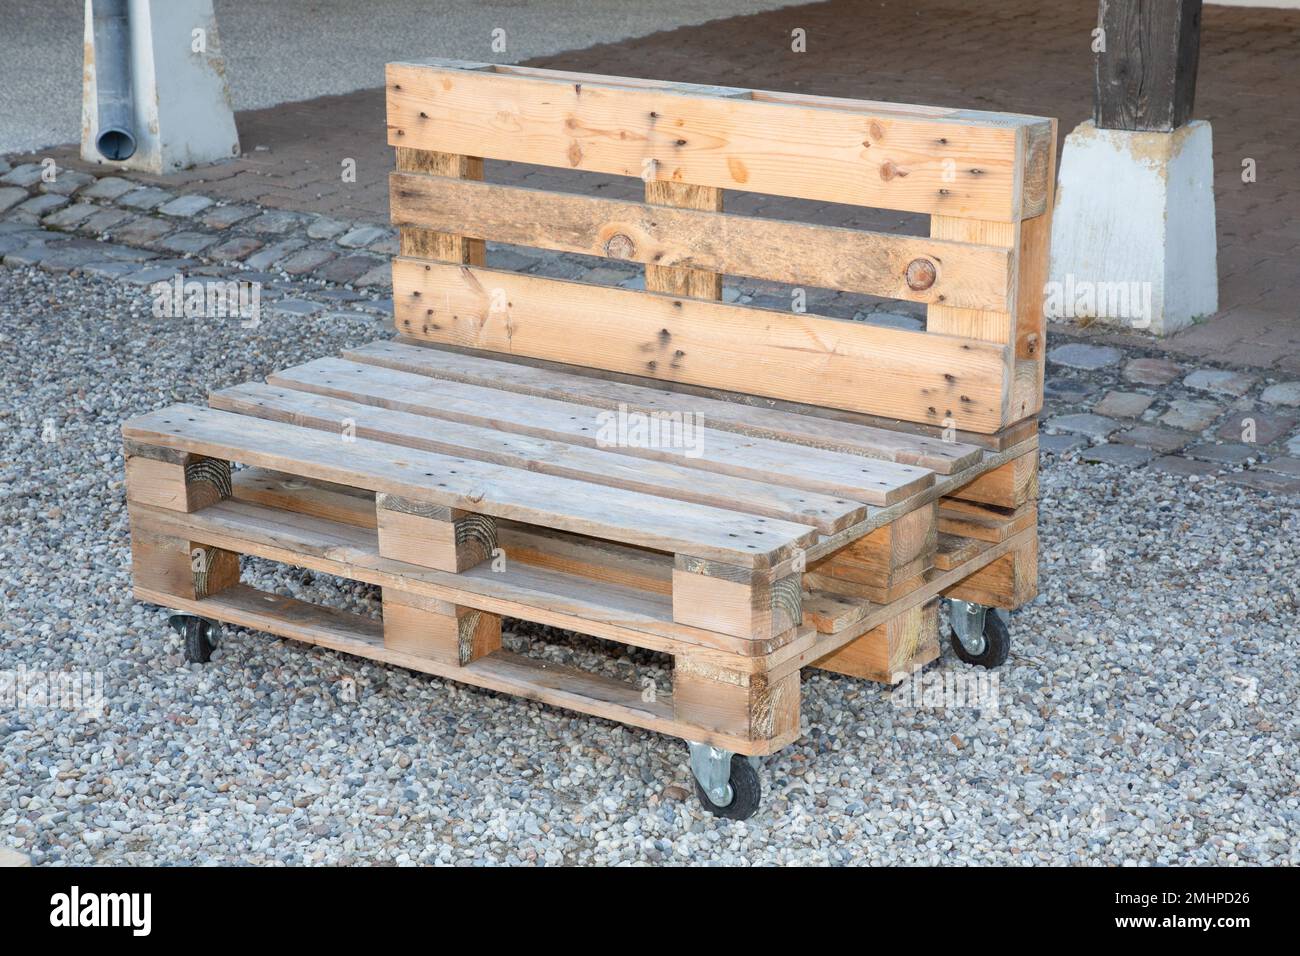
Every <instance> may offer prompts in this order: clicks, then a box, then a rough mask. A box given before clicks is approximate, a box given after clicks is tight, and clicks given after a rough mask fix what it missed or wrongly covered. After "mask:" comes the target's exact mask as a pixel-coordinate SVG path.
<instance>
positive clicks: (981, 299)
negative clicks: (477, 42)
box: [389, 173, 1013, 310]
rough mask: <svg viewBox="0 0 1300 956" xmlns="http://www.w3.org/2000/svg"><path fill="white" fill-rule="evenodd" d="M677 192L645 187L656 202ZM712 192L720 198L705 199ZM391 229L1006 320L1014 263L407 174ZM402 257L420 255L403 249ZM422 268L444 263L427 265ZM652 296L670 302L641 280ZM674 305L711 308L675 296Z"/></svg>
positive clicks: (393, 193) (396, 178)
mask: <svg viewBox="0 0 1300 956" xmlns="http://www.w3.org/2000/svg"><path fill="white" fill-rule="evenodd" d="M675 186H676V184H674V183H659V182H654V183H648V184H647V191H648V192H649V191H650V190H651V188H652V187H653V188H654V189H655V190H659V191H662V190H663V189H664V188H666V187H675ZM713 192H717V190H713ZM389 194H390V196H389V206H390V208H391V209H392V219H393V224H394V225H397V226H401V227H402V228H403V234H405V232H406V230H407V229H409V228H412V227H420V228H423V229H434V230H442V231H448V230H452V229H457V230H459V231H460V232H461V233H463V234H465V235H471V236H477V237H479V238H482V239H487V240H489V241H493V242H506V243H512V244H514V245H526V246H535V247H537V248H541V249H550V250H554V251H558V252H575V253H581V254H584V255H592V256H604V257H607V258H612V259H624V260H628V261H633V262H643V263H647V267H646V268H647V276H648V277H653V276H655V275H658V274H659V273H660V272H661V270H662V269H663V268H665V267H668V266H673V267H678V268H683V269H689V270H703V271H704V272H706V273H723V274H725V275H741V276H750V277H753V278H758V279H768V280H772V281H775V282H788V283H791V284H793V285H799V286H816V287H821V288H827V289H842V290H844V291H847V292H861V293H865V294H868V295H877V296H884V297H888V298H893V299H905V300H909V301H912V302H926V303H930V302H942V303H944V304H946V305H948V306H955V307H960V308H967V309H992V310H996V309H1005V308H1006V307H1007V304H1008V302H1009V300H1010V296H1009V293H1010V288H1011V283H1012V277H1013V271H1012V264H1011V254H1010V252H1009V251H1008V250H1007V249H1006V248H1002V247H999V246H995V245H978V244H975V243H968V242H953V241H948V240H942V239H935V238H930V239H925V238H919V237H916V236H902V235H891V234H889V233H879V232H866V231H863V230H859V229H842V228H839V227H835V226H818V225H810V224H808V223H800V222H785V221H782V220H777V219H761V218H756V217H751V216H737V215H720V214H718V213H717V212H705V211H699V210H697V209H695V208H682V209H673V208H656V207H653V206H650V205H648V204H646V203H636V202H625V201H621V200H615V199H603V198H598V197H595V196H582V195H576V194H570V193H556V192H544V191H542V190H537V189H525V188H521V187H515V186H499V185H490V184H484V183H477V182H471V181H468V180H456V179H448V178H443V177H437V176H425V175H418V174H411V173H393V174H392V175H391V176H390V177H389ZM402 253H403V255H415V256H419V255H421V254H420V253H418V252H412V251H410V250H408V249H407V248H406V247H405V246H403V249H402ZM424 258H442V257H440V256H424ZM918 261H920V262H924V263H929V264H931V265H932V266H933V267H934V269H935V277H934V280H933V283H932V284H931V285H929V286H924V285H923V283H922V282H921V281H919V280H914V281H913V283H912V284H909V281H908V267H909V266H910V265H912V264H913V263H914V262H918ZM646 287H647V288H648V289H651V290H652V291H664V292H669V291H678V290H677V289H675V288H673V287H671V286H670V287H663V286H659V285H657V284H656V283H655V282H653V281H647V284H646ZM679 294H681V295H694V296H696V297H698V298H717V297H718V296H717V295H702V294H701V293H700V292H699V291H695V292H692V291H690V290H689V289H681V290H680V292H679Z"/></svg>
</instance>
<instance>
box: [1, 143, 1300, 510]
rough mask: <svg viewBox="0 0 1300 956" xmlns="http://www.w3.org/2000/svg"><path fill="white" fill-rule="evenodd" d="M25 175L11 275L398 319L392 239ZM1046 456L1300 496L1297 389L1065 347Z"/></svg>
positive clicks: (1048, 402)
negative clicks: (170, 288) (163, 286)
mask: <svg viewBox="0 0 1300 956" xmlns="http://www.w3.org/2000/svg"><path fill="white" fill-rule="evenodd" d="M41 170H42V167H41V166H40V165H38V164H28V165H22V166H17V167H14V168H13V169H10V170H8V171H7V172H5V173H4V174H3V175H0V258H2V259H3V262H4V264H5V265H7V266H11V267H24V266H39V267H40V268H42V269H46V270H50V271H53V272H85V273H88V274H91V275H98V276H105V277H109V278H113V279H116V280H118V281H121V282H124V283H130V284H133V285H138V286H150V285H152V284H153V283H157V282H162V281H170V280H171V279H172V278H173V277H174V276H175V275H177V274H178V273H183V274H185V275H187V276H190V275H194V276H203V275H226V276H235V277H238V278H240V279H243V280H245V281H249V282H257V283H260V285H261V288H262V296H263V298H264V299H265V300H266V308H269V309H271V310H272V311H273V312H274V313H278V314H291V315H298V316H302V317H315V316H319V317H322V318H323V317H325V316H326V315H328V314H330V313H331V312H338V311H339V310H350V309H362V310H363V311H370V312H374V313H377V314H391V312H392V299H391V275H390V266H389V259H390V257H391V256H392V255H394V254H395V253H396V252H397V235H396V232H395V231H394V230H393V229H392V228H390V227H388V226H386V225H382V224H378V223H373V222H364V221H342V220H338V219H335V218H333V217H330V216H322V215H314V214H309V213H300V212H293V211H290V210H284V209H271V208H264V207H261V206H258V205H255V204H253V203H231V202H222V201H217V200H215V199H214V198H213V197H211V196H205V195H202V194H199V193H195V192H188V193H183V194H176V193H173V192H171V191H169V190H167V189H163V188H159V187H155V186H149V185H140V184H138V183H135V182H133V181H131V180H128V179H125V178H122V177H119V176H103V177H100V178H95V177H94V176H92V175H89V174H85V173H79V172H76V171H72V170H64V171H62V172H60V173H58V174H57V175H56V177H55V180H54V182H52V183H47V182H44V181H42V180H41V177H40V174H41ZM489 256H490V258H491V261H492V262H493V264H494V265H497V266H501V267H505V268H510V269H515V270H519V271H523V272H529V273H533V274H539V275H548V276H552V277H555V278H568V279H574V278H579V277H581V278H583V279H586V280H589V281H597V282H602V283H606V284H611V285H621V286H624V287H627V288H637V287H642V286H643V283H644V277H643V274H642V273H641V270H640V268H639V267H636V266H634V265H630V264H627V263H622V262H613V261H611V262H605V263H602V264H601V265H599V266H596V267H594V268H593V267H592V266H591V265H590V260H588V259H586V258H585V257H580V256H567V255H559V254H554V253H544V252H541V251H538V250H532V249H520V248H514V247H506V246H493V247H491V248H490V250H489ZM787 294H788V293H786V292H785V287H783V286H777V285H774V284H770V283H764V282H761V281H758V280H739V281H737V282H736V283H734V284H729V285H727V286H726V287H725V288H724V292H723V297H724V299H726V300H727V301H731V302H743V303H752V304H754V305H758V306H765V307H769V308H787V307H788V302H789V300H788V299H787V298H784V296H785V295H787ZM864 299H865V297H861V296H851V295H847V294H843V293H833V292H830V291H827V290H812V291H811V292H810V293H809V296H808V302H807V307H808V309H809V311H812V312H816V313H819V314H823V315H831V316H836V317H839V318H844V319H856V320H858V321H864V322H870V323H873V324H883V325H890V326H894V327H897V328H906V329H921V328H923V327H924V313H923V307H922V306H919V305H915V304H913V303H905V302H893V301H886V300H870V301H866V302H864ZM1047 360H1048V368H1049V375H1048V378H1047V384H1046V387H1045V404H1044V408H1043V413H1042V416H1041V418H1042V420H1043V429H1044V432H1045V434H1044V435H1043V438H1042V447H1043V450H1044V451H1045V452H1046V453H1047V454H1050V455H1060V456H1069V457H1073V458H1081V459H1083V460H1085V461H1097V462H1105V463H1108V464H1116V465H1123V466H1126V467H1130V468H1140V467H1149V468H1151V469H1154V470H1156V471H1163V472H1171V473H1173V474H1176V475H1180V476H1184V477H1186V479H1187V480H1189V481H1203V480H1221V481H1226V482H1231V483H1233V484H1239V485H1245V486H1248V487H1250V488H1255V489H1258V490H1260V491H1264V492H1278V493H1283V494H1296V493H1300V427H1298V426H1300V374H1291V375H1287V374H1275V373H1271V372H1266V371H1259V370H1252V371H1245V370H1241V369H1234V368H1231V367H1223V366H1222V365H1220V364H1219V363H1207V362H1190V361H1185V360H1184V361H1174V360H1172V359H1170V358H1169V357H1168V356H1165V355H1162V354H1161V353H1160V352H1159V351H1158V350H1156V349H1155V348H1153V347H1151V346H1150V345H1149V344H1148V343H1142V344H1140V345H1136V346H1135V345H1133V344H1132V343H1128V344H1126V345H1115V344H1099V343H1097V342H1095V341H1088V340H1085V339H1078V340H1071V339H1070V338H1068V337H1065V336H1062V335H1057V336H1056V337H1055V338H1054V339H1053V344H1052V345H1051V347H1050V349H1049V351H1048V355H1047Z"/></svg>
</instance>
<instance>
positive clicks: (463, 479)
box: [122, 405, 816, 567]
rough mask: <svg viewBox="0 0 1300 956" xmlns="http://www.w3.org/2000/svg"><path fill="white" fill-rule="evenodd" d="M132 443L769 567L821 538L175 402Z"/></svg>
mask: <svg viewBox="0 0 1300 956" xmlns="http://www.w3.org/2000/svg"><path fill="white" fill-rule="evenodd" d="M122 433H123V435H124V436H125V437H126V438H129V439H134V440H137V441H142V442H147V443H149V444H154V445H160V446H163V447H168V448H176V449H179V450H182V451H187V452H192V453H197V454H201V455H208V456H210V457H214V458H222V459H227V460H232V461H240V462H243V463H245V464H249V465H256V466H258V467H262V468H271V469H275V470H277V471H288V472H292V473H295V474H301V475H304V476H306V477H309V478H317V479H320V480H323V481H333V482H337V483H339V484H346V485H355V486H357V487H360V488H366V489H368V490H371V491H382V492H386V493H388V494H394V495H398V496H400V497H403V498H411V499H413V500H416V501H424V502H427V503H429V504H436V505H442V506H444V507H448V508H460V509H462V510H465V511H472V512H475V513H478V514H487V515H492V516H494V517H501V518H512V519H514V520H517V521H525V522H529V523H531V524H541V525H545V526H547V527H552V528H559V529H561V530H565V531H573V532H576V533H579V534H589V535H593V536H596V537H602V538H609V539H611V540H614V541H623V542H626V543H628V544H636V545H640V546H642V547H649V548H655V549H657V550H663V551H672V552H682V553H687V554H697V555H699V556H700V557H710V558H714V559H715V560H718V561H723V562H726V563H730V564H738V565H741V566H743V567H768V566H770V565H771V564H774V563H777V562H780V561H782V560H785V559H786V558H789V557H792V556H793V555H794V554H796V553H797V552H798V551H799V550H800V549H801V548H803V547H805V546H806V545H808V544H809V543H811V541H812V540H813V539H814V538H815V537H816V531H814V530H813V529H812V528H809V527H806V526H803V525H797V524H792V523H789V522H783V521H776V520H774V519H771V518H756V517H752V516H749V515H743V514H740V513H738V512H733V511H723V510H721V509H718V508H708V507H705V506H703V505H696V504H690V503H687V502H663V501H661V500H659V499H657V498H652V497H651V496H649V495H642V494H638V493H637V492H632V491H623V490H622V489H618V488H602V489H601V491H600V493H599V494H592V489H593V487H594V486H591V485H586V484H584V483H582V482H573V481H570V480H569V479H565V478H554V477H552V476H550V475H536V474H531V473H528V472H523V471H520V470H518V469H515V468H504V467H502V466H500V465H493V464H489V463H484V462H474V461H468V460H466V459H462V458H453V457H449V456H447V455H437V454H433V453H431V452H423V451H416V450H414V449H407V448H397V447H395V446H393V445H387V444H384V443H381V442H372V441H367V440H365V439H356V440H354V441H351V442H344V441H342V440H341V437H340V436H331V435H328V434H325V433H324V432H319V431H315V430H313V429H309V428H296V427H294V426H291V425H282V424H279V423H278V422H267V421H262V420H259V419H254V418H249V417H248V416H246V415H231V414H229V413H227V412H219V411H213V410H210V409H205V408H198V407H197V406H193V405H173V406H171V407H169V408H165V409H162V410H160V411H157V412H151V413H149V414H147V415H141V416H138V417H136V418H133V419H130V420H129V421H127V422H126V423H125V424H124V425H123V426H122Z"/></svg>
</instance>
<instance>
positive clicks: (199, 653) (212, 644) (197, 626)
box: [167, 614, 218, 664]
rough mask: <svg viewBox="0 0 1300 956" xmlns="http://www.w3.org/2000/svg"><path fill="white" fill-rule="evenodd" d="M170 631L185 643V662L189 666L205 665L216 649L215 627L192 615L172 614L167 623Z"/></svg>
mask: <svg viewBox="0 0 1300 956" xmlns="http://www.w3.org/2000/svg"><path fill="white" fill-rule="evenodd" d="M167 623H168V624H170V625H171V627H172V630H173V631H175V632H176V633H177V634H179V635H180V636H181V640H183V641H184V642H185V660H187V661H188V662H189V663H191V664H206V663H207V662H208V661H210V660H211V659H212V652H213V651H214V650H216V647H217V635H218V632H217V625H216V624H214V623H212V622H211V621H209V620H207V619H206V618H202V617H195V616H194V615H192V614H174V615H172V617H171V618H169V619H168V621H167Z"/></svg>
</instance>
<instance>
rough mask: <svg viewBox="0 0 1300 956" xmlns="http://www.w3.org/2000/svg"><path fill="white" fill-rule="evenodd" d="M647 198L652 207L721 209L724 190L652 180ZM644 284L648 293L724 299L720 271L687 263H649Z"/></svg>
mask: <svg viewBox="0 0 1300 956" xmlns="http://www.w3.org/2000/svg"><path fill="white" fill-rule="evenodd" d="M645 201H646V202H647V203H649V204H650V205H652V206H656V205H657V206H676V207H679V208H682V209H697V210H701V211H704V212H714V213H718V212H722V190H721V189H718V188H716V187H714V186H694V185H691V184H690V183H676V182H664V181H661V180H657V179H652V180H650V181H649V182H647V183H646V184H645ZM611 241H613V240H612V239H611ZM645 287H646V291H647V292H666V293H668V294H669V295H687V296H692V297H693V298H696V299H721V298H722V276H721V275H720V274H718V273H717V272H713V271H710V270H707V269H699V268H694V267H688V266H670V265H665V264H662V263H661V262H650V263H647V264H646V267H645Z"/></svg>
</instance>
